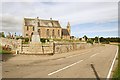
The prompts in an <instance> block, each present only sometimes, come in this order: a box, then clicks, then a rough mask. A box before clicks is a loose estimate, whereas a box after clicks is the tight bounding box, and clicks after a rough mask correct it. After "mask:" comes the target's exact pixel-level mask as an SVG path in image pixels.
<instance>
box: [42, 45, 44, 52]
mask: <svg viewBox="0 0 120 80" xmlns="http://www.w3.org/2000/svg"><path fill="white" fill-rule="evenodd" d="M42 51H43V54H44V48H43V45H42Z"/></svg>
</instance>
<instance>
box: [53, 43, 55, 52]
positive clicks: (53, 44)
mask: <svg viewBox="0 0 120 80" xmlns="http://www.w3.org/2000/svg"><path fill="white" fill-rule="evenodd" d="M53 54H55V43H53Z"/></svg>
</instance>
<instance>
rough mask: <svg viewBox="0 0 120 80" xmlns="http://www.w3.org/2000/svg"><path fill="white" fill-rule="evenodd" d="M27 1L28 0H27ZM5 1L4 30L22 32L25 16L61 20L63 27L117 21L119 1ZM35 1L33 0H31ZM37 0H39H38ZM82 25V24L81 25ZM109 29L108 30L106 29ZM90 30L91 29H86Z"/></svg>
mask: <svg viewBox="0 0 120 80" xmlns="http://www.w3.org/2000/svg"><path fill="white" fill-rule="evenodd" d="M26 1H27V0H26ZM26 1H25V2H5V3H3V5H2V13H1V14H3V15H2V19H3V20H2V23H3V25H2V26H3V30H4V31H17V32H22V21H23V17H32V18H35V17H37V16H39V18H41V19H49V18H50V17H52V18H53V19H55V20H59V21H60V24H61V26H62V27H63V28H65V27H66V25H67V22H68V21H69V22H70V24H71V26H72V27H74V26H75V25H78V24H86V23H98V24H99V23H101V24H102V23H109V22H111V21H117V17H118V3H117V2H72V3H71V2H54V0H52V1H53V3H52V2H47V3H46V2H26ZM30 1H33V0H30ZM36 1H37V0H36ZM80 27H82V26H80ZM106 31H107V30H106ZM86 32H89V31H86Z"/></svg>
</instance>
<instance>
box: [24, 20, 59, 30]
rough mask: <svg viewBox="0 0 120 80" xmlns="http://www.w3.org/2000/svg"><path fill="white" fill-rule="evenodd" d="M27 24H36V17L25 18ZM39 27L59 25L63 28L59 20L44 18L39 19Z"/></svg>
mask: <svg viewBox="0 0 120 80" xmlns="http://www.w3.org/2000/svg"><path fill="white" fill-rule="evenodd" d="M24 24H25V26H35V19H33V18H24ZM38 26H39V27H59V28H61V26H60V24H59V21H57V20H44V19H39V24H38Z"/></svg>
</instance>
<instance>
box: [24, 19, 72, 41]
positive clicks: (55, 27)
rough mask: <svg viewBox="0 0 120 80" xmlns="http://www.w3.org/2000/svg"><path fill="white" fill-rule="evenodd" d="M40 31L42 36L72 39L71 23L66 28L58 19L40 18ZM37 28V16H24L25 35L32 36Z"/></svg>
mask: <svg viewBox="0 0 120 80" xmlns="http://www.w3.org/2000/svg"><path fill="white" fill-rule="evenodd" d="M38 20H39V21H38V27H37V29H38V33H39V36H40V38H53V39H70V23H69V22H68V24H67V26H66V29H64V28H62V27H61V25H60V23H59V21H57V20H52V18H50V20H44V19H38ZM34 30H35V18H24V24H23V37H28V38H31V37H32V35H33V32H34Z"/></svg>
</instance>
